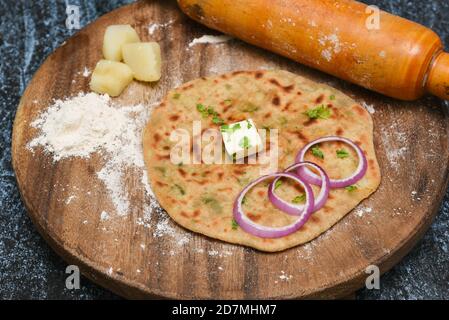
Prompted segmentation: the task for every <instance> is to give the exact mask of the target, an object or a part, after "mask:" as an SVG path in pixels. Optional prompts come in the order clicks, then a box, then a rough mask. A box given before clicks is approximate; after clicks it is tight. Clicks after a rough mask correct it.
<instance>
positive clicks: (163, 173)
mask: <svg viewBox="0 0 449 320" xmlns="http://www.w3.org/2000/svg"><path fill="white" fill-rule="evenodd" d="M154 169H156V170H157V171H159V172H160V173H162V175H163V176H164V177H165V172H166V171H167V170H166V168H164V167H154Z"/></svg>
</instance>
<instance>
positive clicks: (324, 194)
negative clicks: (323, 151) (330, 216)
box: [268, 161, 330, 216]
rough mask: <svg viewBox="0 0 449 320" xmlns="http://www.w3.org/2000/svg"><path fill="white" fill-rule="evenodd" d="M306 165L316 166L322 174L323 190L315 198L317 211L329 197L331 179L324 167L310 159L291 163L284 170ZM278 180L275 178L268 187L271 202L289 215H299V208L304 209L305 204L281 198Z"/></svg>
mask: <svg viewBox="0 0 449 320" xmlns="http://www.w3.org/2000/svg"><path fill="white" fill-rule="evenodd" d="M304 166H310V167H312V168H314V169H315V170H317V171H318V172H319V174H320V176H321V181H322V183H321V190H320V193H319V194H318V196H317V197H316V198H315V205H314V208H313V212H315V211H318V210H320V209H321V208H322V207H323V206H324V204H325V203H326V201H327V198H328V197H329V189H330V187H329V184H330V180H329V177H328V175H327V173H326V172H325V171H324V170H323V168H321V167H320V166H319V165H317V164H315V163H313V162H309V161H304V162H299V163H295V164H293V165H291V166H290V167H288V168H287V169H285V170H284V172H289V171H292V170H295V169H297V168H300V167H304ZM278 180H279V178H276V179H275V180H273V182H272V183H271V184H270V186H269V187H268V198H269V199H270V201H271V203H272V204H273V205H274V206H275V207H276V208H278V209H279V210H282V211H284V212H285V213H287V214H289V215H292V216H297V215H298V212H301V211H298V210H303V209H304V205H294V204H293V203H291V202H288V201H284V200H283V199H282V198H280V197H279V196H278V195H277V194H276V193H275V187H276V182H277V181H278Z"/></svg>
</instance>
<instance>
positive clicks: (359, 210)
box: [354, 206, 373, 217]
mask: <svg viewBox="0 0 449 320" xmlns="http://www.w3.org/2000/svg"><path fill="white" fill-rule="evenodd" d="M354 212H355V214H356V216H358V217H363V216H364V215H365V214H366V213H371V212H373V208H371V207H365V206H360V207H359V208H357V209H356V210H355V211H354Z"/></svg>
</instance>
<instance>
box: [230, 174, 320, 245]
mask: <svg viewBox="0 0 449 320" xmlns="http://www.w3.org/2000/svg"><path fill="white" fill-rule="evenodd" d="M282 177H284V178H289V179H293V180H294V181H295V182H297V183H298V184H300V185H301V186H302V187H303V189H304V192H305V194H306V203H305V204H304V207H303V208H302V209H298V214H296V216H298V219H297V220H296V221H295V222H293V223H292V224H290V225H287V226H283V227H267V226H263V225H260V224H257V223H255V222H254V221H252V220H251V219H249V218H248V217H247V216H246V215H245V213H244V212H243V208H242V201H243V198H244V197H245V195H246V193H247V192H248V191H249V190H250V189H251V188H252V187H254V186H255V185H257V184H259V183H260V182H262V181H265V180H268V179H272V178H282ZM314 205H315V203H314V197H313V191H312V188H311V187H310V186H309V185H308V184H307V183H305V182H304V181H303V180H302V179H301V178H299V177H298V176H296V175H294V174H292V173H286V172H281V173H273V174H269V175H265V176H262V177H260V178H258V179H256V180H254V181H252V182H251V183H250V184H248V185H247V186H246V187H245V188H243V190H242V191H241V192H240V194H239V195H238V196H237V199H236V200H235V202H234V210H233V213H234V219H235V221H236V222H237V223H238V224H239V226H240V227H241V228H242V229H243V230H245V231H246V232H248V233H250V234H252V235H255V236H258V237H261V238H281V237H285V236H288V235H289V234H292V233H293V232H295V231H297V230H298V229H299V228H301V227H302V226H303V225H304V224H305V223H306V222H307V220H308V219H309V217H310V214H311V213H312V211H313V208H314Z"/></svg>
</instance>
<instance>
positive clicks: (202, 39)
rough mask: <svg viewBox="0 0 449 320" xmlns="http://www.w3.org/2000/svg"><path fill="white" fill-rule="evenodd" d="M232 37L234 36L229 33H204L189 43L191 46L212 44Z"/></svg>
mask: <svg viewBox="0 0 449 320" xmlns="http://www.w3.org/2000/svg"><path fill="white" fill-rule="evenodd" d="M231 39H232V37H230V36H227V35H220V36H211V35H204V36H202V37H200V38H196V39H193V40H192V42H190V43H189V47H193V46H194V45H197V44H202V43H210V44H218V43H224V42H227V41H229V40H231Z"/></svg>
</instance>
